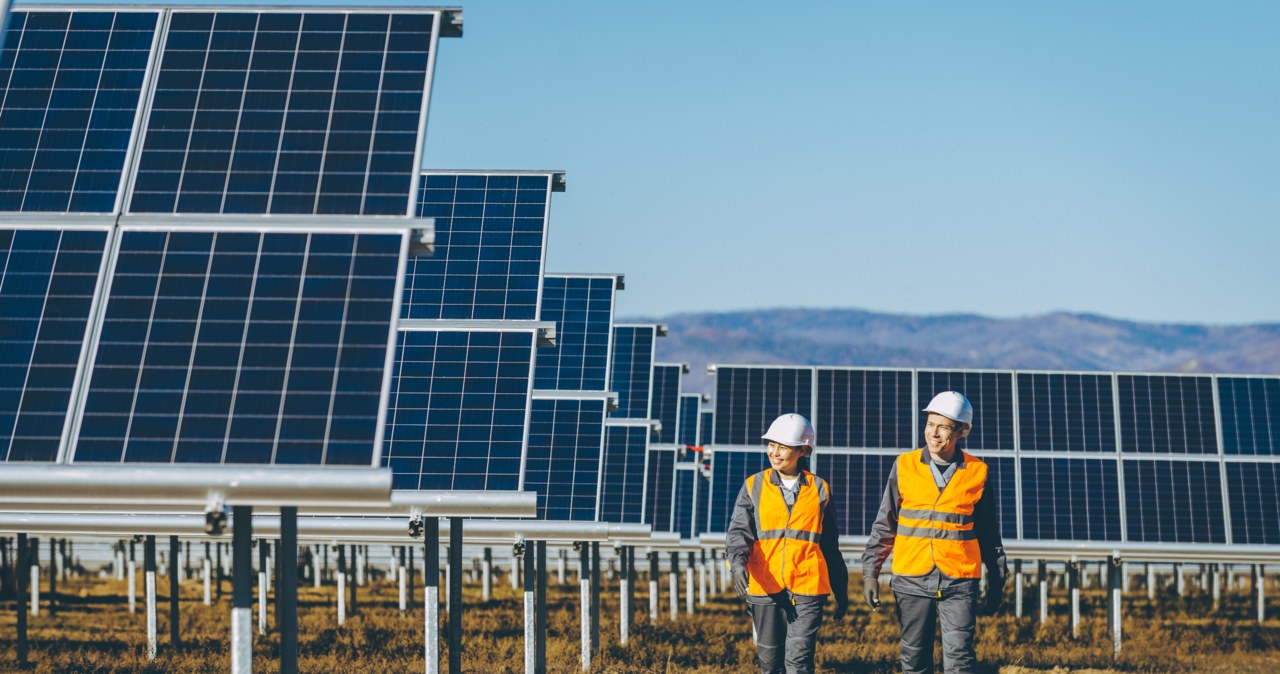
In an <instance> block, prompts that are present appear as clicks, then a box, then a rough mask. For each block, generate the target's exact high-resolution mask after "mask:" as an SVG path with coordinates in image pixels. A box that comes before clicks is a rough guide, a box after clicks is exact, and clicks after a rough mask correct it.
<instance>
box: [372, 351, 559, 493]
mask: <svg viewBox="0 0 1280 674" xmlns="http://www.w3.org/2000/svg"><path fill="white" fill-rule="evenodd" d="M533 350H534V334H533V332H532V331H529V330H521V331H512V332H481V331H476V332H468V331H456V332H454V331H431V330H403V331H401V332H400V344H399V346H398V347H397V348H396V369H395V378H394V379H393V380H392V382H391V403H390V410H389V414H388V416H387V436H386V443H387V445H386V452H385V455H386V456H385V458H384V462H385V465H387V466H389V467H390V468H391V471H392V474H393V478H392V488H394V489H413V490H420V489H431V490H436V489H476V490H485V489H488V490H515V489H519V488H520V468H521V466H520V464H521V460H522V455H523V450H524V440H525V429H526V426H527V422H528V409H529V379H530V377H531V376H532V369H533Z"/></svg>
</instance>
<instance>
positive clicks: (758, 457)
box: [707, 449, 769, 532]
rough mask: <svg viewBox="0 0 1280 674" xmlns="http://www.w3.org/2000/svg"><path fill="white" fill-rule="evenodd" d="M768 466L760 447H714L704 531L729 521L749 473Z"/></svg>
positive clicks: (752, 473) (716, 528)
mask: <svg viewBox="0 0 1280 674" xmlns="http://www.w3.org/2000/svg"><path fill="white" fill-rule="evenodd" d="M768 467H769V458H768V457H767V456H765V453H764V451H763V449H758V450H751V451H743V450H725V449H717V450H715V454H713V455H712V458H711V496H710V503H709V504H708V505H707V531H716V532H723V531H724V530H725V528H726V527H727V526H728V525H729V515H730V514H731V513H732V512H733V502H734V500H735V499H737V498H738V491H739V490H740V489H742V484H743V482H745V481H746V479H747V477H748V476H751V475H754V474H756V473H758V472H760V471H762V470H764V469H765V468H768Z"/></svg>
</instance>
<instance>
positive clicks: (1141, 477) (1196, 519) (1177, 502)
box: [1124, 460, 1227, 543]
mask: <svg viewBox="0 0 1280 674" xmlns="http://www.w3.org/2000/svg"><path fill="white" fill-rule="evenodd" d="M1219 470H1220V469H1219V465H1218V463H1217V462H1216V461H1215V462H1212V463H1211V462H1208V461H1154V460H1152V461H1125V462H1124V500H1125V503H1124V506H1125V519H1126V521H1127V523H1128V539H1129V540H1130V541H1141V542H1144V543H1226V542H1227V537H1226V536H1227V532H1226V523H1225V522H1224V521H1223V503H1222V474H1221V473H1220V472H1219Z"/></svg>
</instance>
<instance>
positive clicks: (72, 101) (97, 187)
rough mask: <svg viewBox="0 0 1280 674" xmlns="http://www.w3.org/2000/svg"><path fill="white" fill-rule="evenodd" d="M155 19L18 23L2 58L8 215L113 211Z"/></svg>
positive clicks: (89, 15)
mask: <svg viewBox="0 0 1280 674" xmlns="http://www.w3.org/2000/svg"><path fill="white" fill-rule="evenodd" d="M157 17H158V13H156V12H154V11H151V12H146V11H142V12H128V11H121V12H112V11H44V10H32V11H17V12H13V13H12V14H11V16H10V19H9V28H8V32H7V33H6V35H5V40H4V49H3V51H2V52H0V147H3V148H4V163H3V166H2V167H0V211H42V212H79V213H112V212H115V210H116V195H117V194H118V193H119V191H120V182H121V180H120V179H121V176H122V174H123V171H124V162H125V156H126V155H127V153H128V149H129V146H130V140H131V139H132V138H133V127H134V123H135V118H136V116H137V110H138V101H139V98H140V95H141V91H142V87H143V80H144V77H145V74H146V69H147V60H148V57H149V55H150V51H151V44H152V42H153V40H154V37H155V32H156V19H157Z"/></svg>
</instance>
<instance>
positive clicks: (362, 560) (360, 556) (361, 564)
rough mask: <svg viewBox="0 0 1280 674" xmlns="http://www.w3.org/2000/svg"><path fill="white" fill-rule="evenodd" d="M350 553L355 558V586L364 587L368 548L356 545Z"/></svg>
mask: <svg viewBox="0 0 1280 674" xmlns="http://www.w3.org/2000/svg"><path fill="white" fill-rule="evenodd" d="M351 552H352V554H354V555H355V557H356V585H358V586H360V587H364V584H365V569H366V567H367V566H368V565H369V548H368V547H367V546H364V545H357V546H356V547H355V549H353V550H352V551H351Z"/></svg>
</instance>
